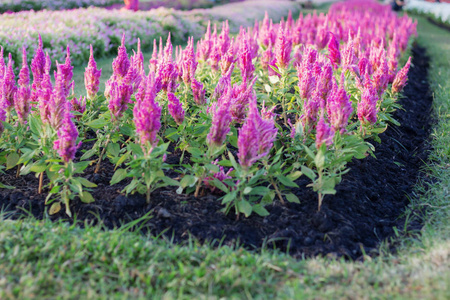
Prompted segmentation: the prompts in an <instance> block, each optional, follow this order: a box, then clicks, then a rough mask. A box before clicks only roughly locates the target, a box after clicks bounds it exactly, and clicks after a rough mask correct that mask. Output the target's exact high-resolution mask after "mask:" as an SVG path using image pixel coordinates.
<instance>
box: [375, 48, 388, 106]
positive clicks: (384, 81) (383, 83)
mask: <svg viewBox="0 0 450 300" xmlns="http://www.w3.org/2000/svg"><path fill="white" fill-rule="evenodd" d="M373 82H374V85H375V89H376V91H377V93H378V95H379V96H380V97H381V95H382V94H383V93H384V91H385V90H386V88H387V86H388V84H389V67H388V65H387V61H386V56H384V57H383V58H382V59H381V62H380V65H379V66H378V68H377V69H376V71H375V72H374V73H373Z"/></svg>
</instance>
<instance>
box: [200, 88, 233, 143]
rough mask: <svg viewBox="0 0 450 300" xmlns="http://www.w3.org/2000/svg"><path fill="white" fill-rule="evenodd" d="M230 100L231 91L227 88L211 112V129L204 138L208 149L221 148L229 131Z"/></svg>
mask: <svg viewBox="0 0 450 300" xmlns="http://www.w3.org/2000/svg"><path fill="white" fill-rule="evenodd" d="M230 98H231V89H230V88H229V89H228V90H227V92H226V94H223V95H222V97H221V99H220V100H219V105H218V107H216V108H215V110H214V111H213V116H212V124H211V128H210V130H209V133H208V136H207V138H206V140H207V141H208V144H209V146H210V147H220V146H222V145H223V143H224V142H225V140H226V138H227V134H228V132H229V131H230V124H231V114H230V102H231V101H230V100H231V99H230Z"/></svg>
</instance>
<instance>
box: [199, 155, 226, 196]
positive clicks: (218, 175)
mask: <svg viewBox="0 0 450 300" xmlns="http://www.w3.org/2000/svg"><path fill="white" fill-rule="evenodd" d="M212 164H213V165H216V166H217V165H218V164H219V160H218V159H216V160H215V161H213V162H212ZM231 172H233V168H230V169H228V172H226V173H225V171H224V169H223V167H222V166H219V172H217V173H214V174H213V176H212V177H211V176H209V177H206V178H205V179H203V183H204V184H205V185H206V187H207V188H209V189H210V191H211V192H214V191H215V190H216V187H215V186H212V185H210V184H209V182H210V181H213V180H214V178H216V179H218V180H219V181H220V182H222V183H224V181H225V180H226V179H231V178H233V177H231V176H229V175H230V173H231ZM224 184H225V183H224Z"/></svg>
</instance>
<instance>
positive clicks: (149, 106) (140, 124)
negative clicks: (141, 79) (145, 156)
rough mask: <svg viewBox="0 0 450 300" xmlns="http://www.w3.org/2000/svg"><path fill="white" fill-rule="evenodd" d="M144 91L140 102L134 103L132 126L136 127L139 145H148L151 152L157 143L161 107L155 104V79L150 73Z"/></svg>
mask: <svg viewBox="0 0 450 300" xmlns="http://www.w3.org/2000/svg"><path fill="white" fill-rule="evenodd" d="M145 80H146V81H147V83H146V86H147V88H146V91H145V96H144V99H143V100H142V101H138V102H136V105H135V106H134V109H133V116H134V119H133V121H134V124H135V125H136V133H137V134H138V136H139V139H140V142H141V145H143V146H144V145H146V144H147V143H150V146H151V147H150V149H148V151H150V152H151V150H152V149H153V147H154V146H156V144H157V143H158V140H157V133H158V131H159V129H160V128H161V121H160V119H161V107H159V105H158V104H157V103H156V102H155V97H156V93H155V78H154V75H153V74H152V73H150V74H149V75H148V77H146V78H145Z"/></svg>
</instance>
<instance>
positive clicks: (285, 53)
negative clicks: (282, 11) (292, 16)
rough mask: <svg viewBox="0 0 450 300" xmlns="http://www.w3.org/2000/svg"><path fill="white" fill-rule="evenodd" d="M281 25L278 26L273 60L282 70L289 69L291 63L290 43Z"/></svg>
mask: <svg viewBox="0 0 450 300" xmlns="http://www.w3.org/2000/svg"><path fill="white" fill-rule="evenodd" d="M283 27H284V26H283V25H282V24H280V25H279V29H278V36H277V42H276V44H275V59H276V62H277V64H278V66H280V68H282V69H286V68H287V67H289V63H290V61H291V51H292V41H291V40H290V39H289V37H288V34H287V33H288V32H287V30H286V31H285V30H284V28H283Z"/></svg>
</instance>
